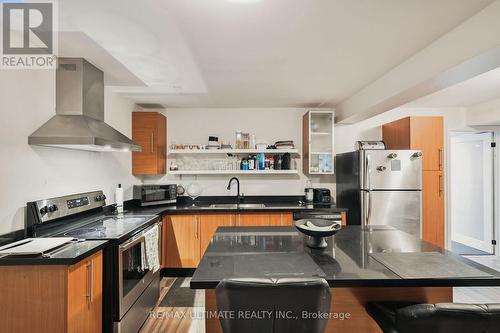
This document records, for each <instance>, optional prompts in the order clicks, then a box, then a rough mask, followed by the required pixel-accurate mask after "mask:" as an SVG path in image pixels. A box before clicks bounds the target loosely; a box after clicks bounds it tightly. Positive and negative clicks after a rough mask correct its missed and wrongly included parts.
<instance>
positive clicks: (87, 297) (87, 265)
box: [85, 261, 92, 307]
mask: <svg viewBox="0 0 500 333" xmlns="http://www.w3.org/2000/svg"><path fill="white" fill-rule="evenodd" d="M85 266H86V268H87V280H86V284H87V293H86V294H85V298H86V299H87V305H88V306H89V307H90V297H91V295H90V294H91V291H90V289H91V284H92V283H91V282H90V280H91V277H90V261H89V262H88V263H87V264H86V265H85Z"/></svg>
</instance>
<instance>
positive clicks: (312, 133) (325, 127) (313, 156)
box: [302, 111, 335, 175]
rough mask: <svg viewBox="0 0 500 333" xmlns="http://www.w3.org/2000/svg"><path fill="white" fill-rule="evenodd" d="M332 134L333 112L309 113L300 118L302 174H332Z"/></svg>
mask: <svg viewBox="0 0 500 333" xmlns="http://www.w3.org/2000/svg"><path fill="white" fill-rule="evenodd" d="M333 132H334V113H333V111H309V112H307V113H306V114H305V115H304V116H303V117H302V155H303V157H302V158H303V166H302V169H303V170H302V171H303V172H304V174H309V175H322V174H333V173H334V170H335V168H334V165H333V163H334V153H333V138H334V135H333V134H334V133H333Z"/></svg>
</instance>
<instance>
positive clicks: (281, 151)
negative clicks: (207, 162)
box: [168, 149, 299, 155]
mask: <svg viewBox="0 0 500 333" xmlns="http://www.w3.org/2000/svg"><path fill="white" fill-rule="evenodd" d="M168 153H169V154H172V155H174V154H175V155H195V154H205V155H209V154H233V155H237V154H242V155H245V154H260V153H264V154H270V155H279V154H286V153H288V154H299V150H298V149H171V150H169V152H168Z"/></svg>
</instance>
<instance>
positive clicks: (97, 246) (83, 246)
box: [0, 241, 108, 266]
mask: <svg viewBox="0 0 500 333" xmlns="http://www.w3.org/2000/svg"><path fill="white" fill-rule="evenodd" d="M107 243H108V242H107V241H77V242H74V243H72V244H71V245H67V246H63V247H61V248H60V249H56V250H53V251H51V254H50V257H42V256H8V257H2V258H0V266H7V265H18V266H20V265H73V264H76V263H78V262H80V261H82V260H83V259H85V258H87V257H89V256H91V255H93V254H94V253H96V252H98V251H99V250H101V249H103V248H104V247H105V246H106V245H107Z"/></svg>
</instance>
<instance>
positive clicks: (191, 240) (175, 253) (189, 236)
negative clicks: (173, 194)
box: [163, 214, 200, 268]
mask: <svg viewBox="0 0 500 333" xmlns="http://www.w3.org/2000/svg"><path fill="white" fill-rule="evenodd" d="M199 219H200V216H199V214H194V215H172V216H166V217H165V218H164V221H163V222H164V223H163V224H164V228H163V230H164V235H163V236H164V237H163V239H165V246H164V251H165V252H164V253H163V267H168V268H194V267H197V266H198V263H199V262H200V223H199Z"/></svg>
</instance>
